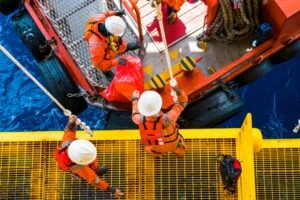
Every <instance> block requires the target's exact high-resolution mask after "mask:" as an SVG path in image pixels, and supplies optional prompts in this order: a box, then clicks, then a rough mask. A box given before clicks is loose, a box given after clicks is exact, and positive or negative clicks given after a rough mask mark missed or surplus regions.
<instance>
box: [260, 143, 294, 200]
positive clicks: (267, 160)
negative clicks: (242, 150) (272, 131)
mask: <svg viewBox="0 0 300 200" xmlns="http://www.w3.org/2000/svg"><path fill="white" fill-rule="evenodd" d="M255 173H256V198H257V199H259V200H261V199H262V200H263V199H264V200H277V199H280V200H284V199H286V200H290V199H300V146H299V145H298V148H274V147H273V148H263V149H262V150H261V152H259V153H257V154H255Z"/></svg>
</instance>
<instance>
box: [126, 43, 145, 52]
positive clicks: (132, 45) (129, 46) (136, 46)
mask: <svg viewBox="0 0 300 200" xmlns="http://www.w3.org/2000/svg"><path fill="white" fill-rule="evenodd" d="M140 47H141V46H140V44H139V43H137V42H130V43H128V44H127V48H126V50H125V51H132V50H136V49H139V48H140Z"/></svg>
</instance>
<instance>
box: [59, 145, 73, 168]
mask: <svg viewBox="0 0 300 200" xmlns="http://www.w3.org/2000/svg"><path fill="white" fill-rule="evenodd" d="M67 148H68V146H66V147H64V148H62V147H58V148H57V149H56V151H55V153H54V157H55V159H56V161H57V164H58V166H59V168H60V169H61V170H62V171H64V172H65V171H67V170H68V169H69V168H70V167H71V166H73V165H75V163H73V162H72V161H71V160H70V158H69V156H68V154H67V152H66V149H67Z"/></svg>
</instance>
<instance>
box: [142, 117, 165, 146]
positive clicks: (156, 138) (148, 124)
mask: <svg viewBox="0 0 300 200" xmlns="http://www.w3.org/2000/svg"><path fill="white" fill-rule="evenodd" d="M160 119H161V116H159V117H158V118H157V119H156V120H155V121H147V120H146V117H145V116H143V120H141V122H140V123H139V129H140V135H141V140H142V144H144V145H164V134H163V123H162V121H161V120H160Z"/></svg>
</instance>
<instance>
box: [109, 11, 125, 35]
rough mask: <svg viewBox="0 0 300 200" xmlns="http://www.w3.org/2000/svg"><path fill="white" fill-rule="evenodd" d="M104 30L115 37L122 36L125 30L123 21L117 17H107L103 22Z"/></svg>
mask: <svg viewBox="0 0 300 200" xmlns="http://www.w3.org/2000/svg"><path fill="white" fill-rule="evenodd" d="M104 25H105V28H106V30H107V31H108V32H109V33H110V34H112V35H116V36H119V37H120V36H123V35H124V32H125V29H126V24H125V22H124V20H123V19H122V18H121V17H118V16H110V17H107V18H106V20H105V23H104Z"/></svg>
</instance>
